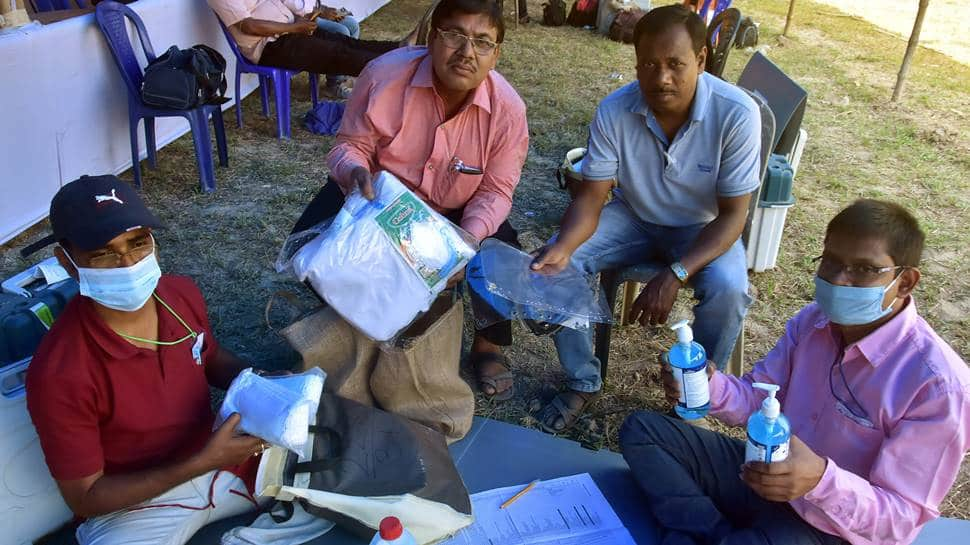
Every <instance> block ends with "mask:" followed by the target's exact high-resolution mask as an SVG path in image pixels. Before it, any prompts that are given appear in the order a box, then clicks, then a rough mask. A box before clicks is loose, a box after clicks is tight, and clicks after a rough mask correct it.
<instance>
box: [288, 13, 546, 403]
mask: <svg viewBox="0 0 970 545" xmlns="http://www.w3.org/2000/svg"><path fill="white" fill-rule="evenodd" d="M431 27H432V28H431V34H430V37H429V41H428V47H427V48H423V47H411V48H406V49H398V50H396V51H393V52H391V53H388V54H386V55H383V56H381V57H379V58H377V59H375V60H374V61H372V62H371V63H370V64H368V65H367V67H366V68H365V69H364V71H363V72H361V74H360V77H359V78H358V79H357V83H356V84H355V86H354V92H353V94H352V95H351V97H350V100H349V101H348V102H347V109H346V111H345V112H344V116H343V121H342V122H341V125H340V131H339V132H338V134H337V143H336V145H335V146H334V147H333V149H331V150H330V154H329V155H328V157H327V163H328V165H329V166H330V171H331V175H332V180H333V181H334V182H336V183H327V184H326V185H325V186H324V187H323V189H322V190H321V191H320V192H319V193H318V194H317V196H316V197H314V199H313V201H312V202H311V203H310V204H309V205H308V207H307V209H306V210H305V211H304V213H303V216H302V217H301V218H300V220H299V221H298V222H297V224H296V226H295V227H294V231H300V230H303V229H305V228H309V227H311V226H313V225H315V224H316V223H318V222H319V221H320V220H322V219H325V218H328V217H330V216H332V215H334V214H335V213H336V212H337V211H338V210H339V209H340V206H341V205H342V203H343V199H344V194H346V193H349V192H350V191H353V190H355V189H358V188H359V190H360V191H361V192H362V193H363V195H364V196H366V197H368V198H373V194H374V193H373V187H372V185H371V180H372V178H373V176H374V174H375V173H376V172H378V171H380V170H386V171H389V172H391V173H392V174H394V175H395V176H396V177H397V178H399V179H400V180H401V181H402V182H403V183H404V184H405V185H406V186H407V187H408V188H410V189H411V190H412V191H414V192H415V194H417V195H418V196H419V197H420V198H422V199H423V200H424V201H425V202H427V203H428V204H430V205H431V206H432V207H433V208H434V209H435V210H437V211H438V212H440V213H442V214H444V215H445V216H446V217H448V218H449V219H450V220H451V221H453V222H454V223H456V224H458V225H460V226H461V227H462V228H463V229H465V230H466V231H468V232H469V233H471V234H472V235H474V236H475V237H476V238H477V239H479V240H482V239H485V238H487V237H495V238H498V239H500V240H503V241H505V242H508V243H511V244H515V245H517V244H518V242H517V233H516V232H515V229H513V228H512V226H511V225H510V224H509V223H508V221H507V218H508V215H509V211H510V210H511V209H512V193H513V192H514V191H515V186H516V185H518V183H519V176H520V175H521V172H522V165H523V164H524V163H525V156H526V153H527V151H528V147H529V131H528V127H527V125H526V119H525V104H524V103H523V102H522V99H521V98H519V95H518V94H517V93H516V92H515V90H514V89H513V88H512V86H511V85H510V84H509V83H508V82H507V81H506V80H505V78H503V77H502V76H501V75H500V74H499V73H498V72H496V71H495V70H494V68H495V64H496V62H497V61H498V58H499V54H500V50H501V45H500V44H501V42H502V40H503V38H504V34H505V27H504V23H503V21H502V12H501V8H500V7H499V5H498V4H497V3H496V2H495V1H494V0H443V1H442V2H441V3H440V4H438V7H437V8H436V9H435V11H434V14H433V15H432V17H431ZM511 343H512V332H511V326H510V325H509V323H508V322H503V323H500V324H497V325H496V326H493V327H490V328H485V329H482V330H480V331H478V334H477V335H476V339H475V344H474V345H473V347H472V352H473V358H472V360H473V362H475V363H476V364H477V365H476V368H477V369H478V371H479V380H480V382H481V386H482V389H483V391H484V392H485V393H486V394H487V395H496V396H504V398H508V397H509V396H510V395H511V393H512V391H511V385H512V380H511V374H510V373H509V371H508V368H507V366H506V362H507V360H505V358H504V356H502V354H501V348H500V346H507V345H510V344H511Z"/></svg>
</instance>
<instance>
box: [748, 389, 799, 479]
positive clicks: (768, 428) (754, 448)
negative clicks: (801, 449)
mask: <svg viewBox="0 0 970 545" xmlns="http://www.w3.org/2000/svg"><path fill="white" fill-rule="evenodd" d="M752 386H754V387H755V388H760V389H762V390H764V391H766V392H768V397H766V398H765V400H764V401H763V402H762V403H761V410H760V411H756V412H755V413H754V414H752V415H751V417H750V418H748V443H747V446H746V447H745V449H744V461H745V462H764V463H766V464H770V463H772V462H780V461H782V460H784V459H786V458H788V447H789V442H790V440H791V427H790V426H789V425H788V419H787V418H785V415H783V414H781V404H780V403H778V400H777V399H775V393H777V392H778V390H779V389H780V388H779V387H778V386H777V385H775V384H765V383H761V382H755V383H754V384H753V385H752Z"/></svg>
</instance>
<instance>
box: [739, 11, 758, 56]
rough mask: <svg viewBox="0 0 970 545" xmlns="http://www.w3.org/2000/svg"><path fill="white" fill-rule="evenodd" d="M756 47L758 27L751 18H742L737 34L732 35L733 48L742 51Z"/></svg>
mask: <svg viewBox="0 0 970 545" xmlns="http://www.w3.org/2000/svg"><path fill="white" fill-rule="evenodd" d="M756 45H758V25H757V24H756V23H755V22H754V20H753V19H751V17H742V18H741V22H739V23H738V33H737V34H735V35H734V47H736V48H738V49H744V48H745V47H754V46H756Z"/></svg>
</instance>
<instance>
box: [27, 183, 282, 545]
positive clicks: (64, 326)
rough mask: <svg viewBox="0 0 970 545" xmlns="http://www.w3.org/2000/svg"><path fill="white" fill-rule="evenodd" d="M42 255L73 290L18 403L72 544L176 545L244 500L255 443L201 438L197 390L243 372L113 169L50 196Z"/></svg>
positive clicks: (203, 395) (249, 504) (226, 432)
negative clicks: (70, 515) (48, 241)
mask: <svg viewBox="0 0 970 545" xmlns="http://www.w3.org/2000/svg"><path fill="white" fill-rule="evenodd" d="M50 221H51V227H52V228H53V231H54V237H53V238H54V240H56V242H57V243H58V247H57V248H56V249H55V254H56V255H57V258H58V260H59V261H60V263H61V265H63V266H64V268H65V269H66V270H67V271H68V273H70V275H71V276H72V277H74V278H76V279H77V280H78V282H79V284H80V293H81V295H80V296H78V297H75V298H74V299H73V300H72V301H71V302H70V303H69V304H68V305H67V307H66V308H65V309H64V312H63V314H62V315H61V316H60V317H59V318H58V319H57V321H56V322H55V323H54V325H53V327H52V328H51V330H50V331H49V332H48V333H47V335H46V336H45V337H44V339H43V341H42V342H41V345H40V347H39V348H38V350H37V353H36V354H35V356H34V358H33V361H32V362H31V365H30V367H29V369H28V371H27V408H28V410H29V411H30V416H31V418H32V420H33V422H34V425H35V426H36V428H37V433H38V435H39V437H40V444H41V447H42V449H43V451H44V457H45V458H46V461H47V466H48V468H49V469H50V471H51V474H52V475H53V477H54V479H55V480H56V481H57V485H58V487H59V488H60V490H61V494H62V495H63V496H64V500H65V501H66V502H67V505H68V506H69V507H70V508H71V510H72V511H74V513H75V514H76V515H77V516H79V517H82V518H85V519H87V520H86V521H85V522H84V523H83V524H81V525H80V527H79V528H78V530H77V538H78V541H79V542H80V543H81V545H89V544H92V545H93V544H116V543H130V542H133V541H135V537H136V536H137V540H138V542H142V543H158V544H171V545H181V544H182V543H185V542H186V541H188V540H189V538H191V537H192V535H193V534H194V533H195V532H196V531H197V530H198V529H199V528H201V527H202V526H203V525H205V524H206V523H208V522H212V521H214V520H217V519H220V518H225V517H228V516H232V515H236V514H239V513H243V512H246V511H248V510H251V509H253V508H254V507H255V501H254V500H253V498H252V494H251V493H250V491H249V490H248V489H247V485H246V481H249V482H251V480H252V478H253V477H254V473H255V462H256V461H257V460H258V454H259V453H260V452H261V451H262V450H263V449H264V448H265V447H266V445H265V444H263V443H262V441H261V440H259V439H258V438H256V437H252V436H248V435H239V434H237V433H236V432H235V428H236V425H237V424H238V422H239V416H238V415H233V416H232V417H231V418H230V419H229V420H228V421H226V423H225V424H223V425H222V426H221V427H219V429H217V430H216V431H215V432H213V431H212V424H213V414H212V410H211V408H210V401H209V386H210V385H212V386H216V387H219V388H227V387H228V386H229V383H230V382H231V381H232V379H233V378H235V376H236V375H237V374H238V373H239V371H241V370H242V369H244V368H246V367H248V365H247V364H246V363H244V362H243V361H242V360H241V359H239V358H238V357H237V356H235V355H234V354H233V353H232V352H230V351H228V350H226V349H225V348H223V347H221V346H220V345H219V344H218V343H217V342H216V341H215V338H214V337H213V335H212V331H211V329H210V327H209V321H208V318H207V317H206V308H205V301H204V300H203V298H202V294H201V293H200V292H199V289H198V288H197V287H196V286H195V284H194V283H193V282H192V280H190V279H188V278H185V277H178V276H170V275H165V276H163V275H162V274H161V271H160V269H159V266H158V262H157V260H156V254H155V240H154V238H153V236H152V228H155V227H159V222H158V220H157V219H156V218H155V216H154V215H152V213H151V212H149V211H148V209H147V208H146V207H145V205H144V204H143V203H142V201H141V199H140V198H139V196H138V194H137V193H136V192H135V191H134V190H133V189H132V188H131V187H130V186H129V185H128V184H127V183H124V182H122V181H121V180H119V179H118V178H116V177H114V176H98V177H82V178H81V179H79V180H75V181H74V182H71V183H70V184H67V185H65V186H64V187H62V188H61V190H60V191H58V193H57V194H56V195H55V196H54V198H53V200H52V201H51V209H50Z"/></svg>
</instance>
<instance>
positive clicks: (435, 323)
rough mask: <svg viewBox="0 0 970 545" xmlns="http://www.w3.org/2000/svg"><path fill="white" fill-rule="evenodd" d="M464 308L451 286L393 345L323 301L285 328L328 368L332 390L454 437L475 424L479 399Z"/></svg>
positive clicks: (309, 363)
mask: <svg viewBox="0 0 970 545" xmlns="http://www.w3.org/2000/svg"><path fill="white" fill-rule="evenodd" d="M463 323H464V311H463V308H462V304H461V301H452V294H451V293H450V292H445V293H443V294H442V296H440V297H439V298H438V299H437V300H435V302H434V303H433V304H432V305H431V308H430V309H429V310H428V312H426V313H424V314H422V315H421V316H420V317H419V318H418V319H417V320H416V321H415V322H414V323H413V324H411V326H409V327H408V328H407V329H406V330H405V331H404V333H402V334H401V335H400V336H399V337H398V339H397V341H396V342H395V343H394V344H393V345H388V344H385V343H379V342H377V341H374V340H371V339H370V338H368V337H366V336H365V335H363V334H362V333H360V332H358V331H357V330H356V329H354V328H353V327H352V326H351V325H350V324H349V323H347V322H346V321H345V320H344V319H342V318H340V316H339V315H337V313H336V312H334V310H333V309H332V308H330V307H322V308H320V309H318V310H316V311H314V312H312V313H310V314H308V315H307V316H305V317H304V318H302V319H299V320H297V321H296V322H294V323H292V324H291V325H289V326H287V327H286V328H284V329H282V330H281V333H282V335H283V336H284V337H285V338H286V339H287V341H288V342H289V343H290V345H291V346H292V347H293V348H294V349H295V350H296V351H297V352H299V353H300V355H301V356H302V358H303V369H304V370H306V369H309V368H311V367H319V368H321V369H323V370H324V371H326V372H327V382H326V390H327V391H329V392H333V393H335V394H337V395H339V396H341V397H345V398H347V399H352V400H354V401H357V402H359V403H363V404H365V405H371V406H377V407H379V408H381V409H383V410H385V411H387V412H390V413H394V414H398V415H401V416H404V417H406V418H408V419H410V420H413V421H415V422H418V423H420V424H424V425H425V426H428V427H430V428H432V429H435V430H438V431H439V432H441V433H442V434H443V435H444V436H445V438H446V439H447V440H448V442H449V443H450V442H453V441H457V440H459V439H461V438H462V437H464V436H465V434H466V433H468V430H469V429H471V425H472V417H473V416H474V413H475V397H474V394H473V393H472V390H471V388H470V387H469V386H468V384H467V383H466V382H465V381H464V380H463V379H462V378H461V376H460V375H459V372H458V366H459V360H460V358H461V331H462V326H463Z"/></svg>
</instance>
